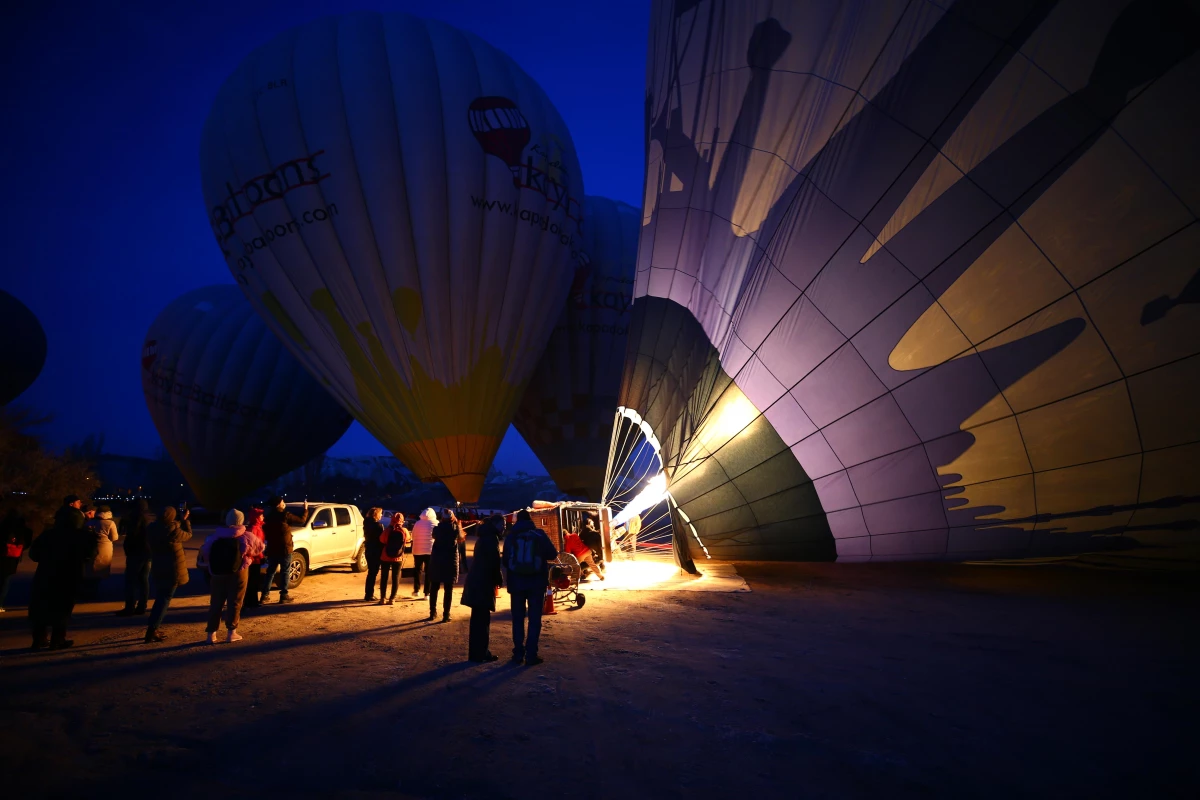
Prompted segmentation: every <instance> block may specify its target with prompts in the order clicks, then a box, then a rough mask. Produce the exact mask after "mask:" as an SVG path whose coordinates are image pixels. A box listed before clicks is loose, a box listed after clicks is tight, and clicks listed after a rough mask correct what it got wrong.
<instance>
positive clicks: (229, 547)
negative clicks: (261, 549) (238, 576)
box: [208, 536, 242, 575]
mask: <svg viewBox="0 0 1200 800" xmlns="http://www.w3.org/2000/svg"><path fill="white" fill-rule="evenodd" d="M241 565H242V551H241V548H239V547H238V543H237V540H236V539H234V538H233V537H232V536H222V537H221V538H220V539H217V540H216V541H214V542H213V543H212V547H210V548H209V549H208V571H209V572H210V573H212V574H213V575H232V574H233V573H235V572H237V571H238V567H240V566H241Z"/></svg>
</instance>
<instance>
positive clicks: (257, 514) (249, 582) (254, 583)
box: [242, 506, 267, 608]
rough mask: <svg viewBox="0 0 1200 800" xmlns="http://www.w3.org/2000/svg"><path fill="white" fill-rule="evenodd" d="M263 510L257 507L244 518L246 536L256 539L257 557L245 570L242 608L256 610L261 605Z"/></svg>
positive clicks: (263, 535)
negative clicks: (259, 593) (259, 600)
mask: <svg viewBox="0 0 1200 800" xmlns="http://www.w3.org/2000/svg"><path fill="white" fill-rule="evenodd" d="M263 519H264V514H263V510H262V509H261V508H259V507H258V506H254V507H253V508H251V509H250V514H249V516H247V517H246V536H248V537H250V538H253V539H258V547H257V548H256V549H257V552H258V555H256V556H254V558H252V559H251V560H250V566H249V567H248V568H247V570H246V586H247V587H248V588H247V590H246V599H245V600H244V601H243V602H242V607H243V608H258V607H259V605H261V603H259V602H258V592H259V587H260V586H262V563H263V559H265V558H266V547H267V536H266V534H265V533H264V532H263Z"/></svg>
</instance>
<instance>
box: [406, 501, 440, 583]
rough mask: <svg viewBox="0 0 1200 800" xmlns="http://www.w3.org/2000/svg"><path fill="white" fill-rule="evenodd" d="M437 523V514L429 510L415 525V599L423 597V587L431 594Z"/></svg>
mask: <svg viewBox="0 0 1200 800" xmlns="http://www.w3.org/2000/svg"><path fill="white" fill-rule="evenodd" d="M437 521H438V518H437V512H435V511H434V510H433V509H432V508H427V509H425V510H424V511H422V512H421V516H420V518H419V519H418V520H417V521H416V523H414V524H413V529H412V554H413V597H420V596H421V588H422V587H424V590H425V594H426V595H428V594H429V554H430V553H431V552H432V551H433V528H434V526H435V525H437Z"/></svg>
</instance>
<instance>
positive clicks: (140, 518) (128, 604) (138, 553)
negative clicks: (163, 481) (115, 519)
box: [117, 499, 150, 617]
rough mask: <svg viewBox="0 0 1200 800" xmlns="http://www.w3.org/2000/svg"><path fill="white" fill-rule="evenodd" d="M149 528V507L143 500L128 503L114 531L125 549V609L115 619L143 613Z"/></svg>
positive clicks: (147, 587) (147, 585)
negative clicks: (118, 535)
mask: <svg viewBox="0 0 1200 800" xmlns="http://www.w3.org/2000/svg"><path fill="white" fill-rule="evenodd" d="M149 525H150V504H149V503H147V502H146V501H145V500H140V499H139V500H138V501H136V502H134V503H131V504H130V505H129V507H128V508H127V509H126V511H125V514H124V515H123V516H122V517H121V522H120V524H119V525H118V526H117V530H118V531H119V533H120V536H121V546H122V547H123V548H125V607H124V608H122V609H121V610H120V611H118V612H117V616H118V617H132V616H134V615H137V614H145V613H146V603H147V602H149V600H150V545H149V543H148V542H147V541H146V528H147V526H149Z"/></svg>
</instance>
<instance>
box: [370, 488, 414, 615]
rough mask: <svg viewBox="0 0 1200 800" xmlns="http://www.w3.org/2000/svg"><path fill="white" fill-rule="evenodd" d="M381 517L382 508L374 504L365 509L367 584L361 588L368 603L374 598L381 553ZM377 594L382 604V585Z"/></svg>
mask: <svg viewBox="0 0 1200 800" xmlns="http://www.w3.org/2000/svg"><path fill="white" fill-rule="evenodd" d="M382 518H383V509H382V508H379V507H378V506H376V507H374V508H369V509H367V516H366V519H364V520H363V555H365V556H366V557H367V585H366V587H365V588H364V589H363V600H364V601H365V602H368V603H369V602H371V601H372V600H374V599H375V578H376V577H377V576H378V575H379V556H380V554H382V553H383V524H382V523H381V522H380V521H379V520H380V519H382ZM400 519H404V517H400ZM392 594H395V592H392ZM379 595H380V597H379V603H380V605H382V604H383V590H382V586H381V587H380V592H379Z"/></svg>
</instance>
